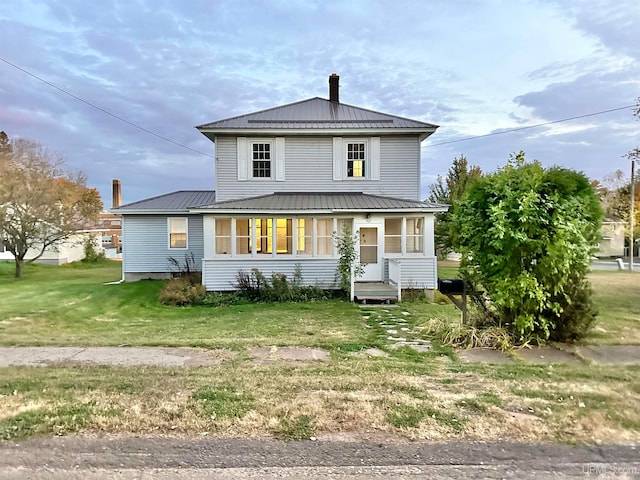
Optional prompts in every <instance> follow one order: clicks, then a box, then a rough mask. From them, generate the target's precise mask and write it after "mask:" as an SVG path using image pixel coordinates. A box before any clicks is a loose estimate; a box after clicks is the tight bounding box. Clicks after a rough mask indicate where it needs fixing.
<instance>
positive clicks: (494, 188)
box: [453, 152, 602, 343]
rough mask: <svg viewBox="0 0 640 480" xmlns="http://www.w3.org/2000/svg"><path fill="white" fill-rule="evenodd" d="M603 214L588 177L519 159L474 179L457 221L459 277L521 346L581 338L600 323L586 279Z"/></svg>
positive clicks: (456, 242) (459, 209)
mask: <svg viewBox="0 0 640 480" xmlns="http://www.w3.org/2000/svg"><path fill="white" fill-rule="evenodd" d="M601 219H602V209H601V207H600V201H599V199H598V197H597V195H596V194H595V190H594V189H593V187H592V185H591V184H590V182H589V179H588V178H587V177H586V176H585V175H584V174H582V173H579V172H576V171H573V170H568V169H564V168H560V167H552V168H544V167H542V165H541V164H540V163H539V162H537V161H535V162H532V163H527V162H526V161H525V158H524V153H523V152H520V153H518V154H517V155H514V156H512V158H511V159H510V160H509V163H508V164H507V165H506V166H505V167H503V168H502V169H499V170H498V171H497V172H495V173H493V174H490V175H484V176H482V177H479V178H476V179H474V181H473V182H472V183H471V184H470V186H469V187H468V188H467V189H466V191H465V194H464V196H463V198H462V200H461V202H460V204H459V208H457V209H456V210H455V212H454V215H453V220H454V225H455V236H454V238H453V240H454V246H455V248H456V250H457V251H459V252H460V253H461V254H462V260H461V268H460V273H461V275H462V276H463V278H464V279H465V280H472V281H474V282H475V284H476V285H479V286H481V287H482V289H483V290H485V291H486V292H487V295H488V297H489V298H490V299H491V303H490V306H489V308H487V310H486V314H487V318H492V319H494V320H497V321H496V322H494V323H493V324H494V325H498V326H500V325H502V326H505V327H507V328H508V329H509V332H510V334H511V335H512V336H513V338H515V339H516V340H517V341H518V342H522V343H526V342H530V341H534V342H543V341H546V340H547V339H560V338H564V339H577V338H579V337H581V336H584V335H585V334H586V333H587V330H588V328H589V327H590V326H591V325H592V324H593V319H594V317H595V313H596V312H595V309H594V308H593V304H592V303H591V300H590V289H589V287H588V283H587V280H586V275H587V273H588V272H589V262H590V259H591V255H592V253H593V251H594V248H595V247H596V245H597V243H598V240H599V231H600V224H601Z"/></svg>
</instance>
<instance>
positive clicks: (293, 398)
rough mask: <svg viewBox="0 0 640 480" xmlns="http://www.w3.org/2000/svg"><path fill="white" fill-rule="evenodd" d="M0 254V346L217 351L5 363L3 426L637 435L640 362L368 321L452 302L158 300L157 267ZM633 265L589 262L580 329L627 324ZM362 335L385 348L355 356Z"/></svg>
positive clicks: (410, 319)
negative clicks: (461, 353)
mask: <svg viewBox="0 0 640 480" xmlns="http://www.w3.org/2000/svg"><path fill="white" fill-rule="evenodd" d="M10 267H11V266H10V265H2V264H0V298H2V302H1V303H0V343H1V344H3V345H122V344H127V345H171V346H178V345H179V346H183V345H191V346H204V347H207V348H211V349H217V350H216V351H217V352H226V353H225V355H223V356H222V357H221V358H223V360H222V361H221V363H220V364H219V365H217V366H213V367H197V368H188V369H179V368H120V367H118V368H116V367H96V366H59V367H41V368H29V367H12V368H2V369H0V438H4V439H13V438H20V437H25V436H29V435H34V434H45V435H56V434H69V433H86V434H104V433H108V434H112V433H113V434H126V435H150V434H182V435H189V436H198V437H200V436H203V435H209V436H216V435H218V436H256V437H265V436H270V437H273V436H275V437H278V438H285V439H301V438H309V437H311V436H315V437H317V438H320V439H322V438H327V439H354V438H355V439H368V440H371V439H379V440H381V441H382V440H390V439H393V440H397V439H402V438H405V439H416V440H427V439H428V440H453V439H455V440H459V439H477V440H494V441H495V440H505V439H506V440H511V441H560V442H579V443H594V442H610V443H613V442H639V441H640V395H638V394H639V393H640V368H638V367H602V366H589V365H581V364H578V365H561V364H556V365H549V366H540V365H531V364H521V363H518V364H515V365H486V364H465V363H462V362H460V361H459V360H458V359H457V357H456V356H455V355H454V354H453V352H452V351H451V350H450V349H448V348H446V347H442V346H439V345H437V344H434V345H433V349H432V350H431V351H428V352H426V353H416V352H414V351H413V350H410V349H408V348H400V349H394V348H392V347H391V342H390V341H389V340H388V339H387V336H388V333H387V332H386V330H385V327H381V326H380V322H381V321H390V320H387V319H390V318H392V317H393V316H394V315H395V316H397V315H398V313H397V312H404V313H402V316H403V318H404V319H406V322H407V328H409V329H410V330H411V333H412V334H414V335H420V330H418V327H419V326H420V325H421V324H422V323H424V321H425V320H426V319H428V318H430V317H435V316H438V317H444V318H449V319H456V318H459V317H458V313H457V312H456V310H455V309H454V308H453V306H452V305H450V304H449V305H437V304H430V303H425V302H406V303H403V304H402V305H401V306H400V307H399V308H397V309H392V308H382V309H380V308H378V309H376V308H371V307H368V308H366V309H360V307H357V306H355V305H352V304H350V303H348V302H342V301H336V300H333V301H328V302H318V303H309V304H281V305H273V304H264V305H261V304H258V305H238V306H232V307H217V308H213V307H197V308H195V307H194V308H176V307H164V306H161V305H159V304H158V303H157V300H156V296H157V293H158V291H159V289H160V288H161V285H162V282H153V281H147V282H138V283H131V284H121V285H104V283H105V282H108V281H113V280H117V279H118V278H119V276H120V270H119V265H118V264H104V265H99V266H95V267H92V266H83V265H71V266H65V267H43V266H29V268H27V270H26V272H25V278H24V279H22V280H15V279H13V278H12V276H11V274H12V271H11V268H10ZM449 273H451V275H453V274H455V271H454V269H453V267H452V270H451V271H450V272H449ZM635 278H636V277H626V276H624V274H618V273H616V272H611V273H608V272H607V273H600V272H599V273H597V274H594V275H593V276H592V280H593V281H594V285H600V284H603V285H604V287H603V288H598V294H597V297H596V298H597V301H598V303H599V305H600V306H601V310H603V311H606V313H605V314H604V315H603V317H602V318H603V321H602V322H601V326H602V328H603V330H605V331H604V332H601V331H596V332H595V333H594V335H592V336H591V337H589V342H591V343H593V342H600V343H603V342H604V343H615V342H616V339H617V338H619V337H620V335H622V334H624V336H625V338H633V337H630V336H629V335H630V333H629V331H632V330H633V329H634V326H635V325H637V322H638V320H639V319H638V310H637V308H636V309H634V308H633V307H625V305H628V304H629V303H630V302H631V301H633V300H634V298H637V296H636V295H637V293H636V292H637V288H635V285H636V284H635V283H634V282H633V280H635ZM629 284H630V285H629ZM627 287H629V289H627ZM625 292H626V293H625ZM621 305H622V306H621ZM616 309H617V310H616ZM636 338H637V337H636ZM272 345H299V346H310V347H322V348H326V349H327V350H329V352H330V353H331V359H330V360H329V361H327V362H310V363H287V362H284V361H283V362H275V363H256V362H254V361H252V360H251V358H250V356H249V355H248V348H249V347H252V346H272ZM373 346H375V347H377V348H379V349H381V350H383V351H385V352H387V354H388V356H387V357H370V358H367V357H363V356H357V355H355V354H357V353H360V351H361V350H363V349H364V348H366V347H373Z"/></svg>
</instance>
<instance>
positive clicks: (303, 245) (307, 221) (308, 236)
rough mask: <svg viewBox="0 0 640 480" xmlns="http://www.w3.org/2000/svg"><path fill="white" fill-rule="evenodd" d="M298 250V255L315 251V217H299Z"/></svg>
mask: <svg viewBox="0 0 640 480" xmlns="http://www.w3.org/2000/svg"><path fill="white" fill-rule="evenodd" d="M297 229H298V232H297V234H296V252H297V254H298V255H311V254H312V253H313V218H298V221H297Z"/></svg>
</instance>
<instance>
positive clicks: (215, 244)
mask: <svg viewBox="0 0 640 480" xmlns="http://www.w3.org/2000/svg"><path fill="white" fill-rule="evenodd" d="M196 128H197V129H198V130H199V131H200V132H201V133H202V134H204V135H205V136H206V137H207V138H209V139H210V140H211V141H212V142H213V143H214V144H215V183H216V185H215V190H211V191H178V192H173V193H168V194H165V195H161V196H158V197H153V198H149V199H145V200H141V201H138V202H134V203H130V204H127V205H123V206H121V207H119V208H115V209H113V210H112V211H113V212H114V213H117V214H119V215H122V218H123V225H122V236H123V278H124V279H125V280H138V279H144V278H166V277H168V276H170V275H171V269H170V264H169V262H168V258H169V257H173V258H175V259H177V260H182V259H184V256H185V254H187V255H191V254H193V256H194V258H195V259H196V262H197V263H198V264H201V265H202V282H203V284H204V285H205V287H206V289H207V290H210V291H211V290H213V291H225V290H233V288H234V287H233V285H234V282H235V278H236V275H237V273H238V271H240V270H243V271H245V272H246V271H250V270H251V269H252V268H258V269H260V270H261V271H262V272H263V273H264V274H265V275H270V274H271V273H275V272H279V273H284V274H286V275H287V276H289V277H291V276H292V275H293V273H294V271H295V269H296V266H299V267H300V268H301V269H302V277H303V281H304V282H305V283H307V284H311V285H317V286H320V287H323V288H332V287H334V286H335V284H336V267H337V263H338V254H337V251H336V245H335V240H334V232H343V229H344V228H345V227H347V226H348V227H350V229H351V231H352V232H354V233H355V234H356V235H357V240H358V241H357V248H358V250H359V255H360V262H361V263H363V264H365V268H364V274H363V275H362V276H361V277H360V278H358V279H356V280H357V282H359V283H358V284H359V285H360V284H362V283H363V282H370V283H371V284H379V285H380V286H381V287H382V286H384V285H388V284H391V285H392V286H393V288H394V289H397V290H398V291H399V290H400V289H401V288H424V289H435V288H436V283H437V263H436V257H435V255H434V244H433V226H434V214H435V213H436V212H442V211H445V210H446V208H447V207H446V205H441V204H434V203H430V202H424V201H421V200H420V178H421V176H420V175H421V161H420V144H421V142H422V141H423V140H424V139H426V138H427V137H428V136H429V135H431V134H432V133H433V132H435V130H436V128H438V127H437V126H436V125H432V124H430V123H425V122H421V121H416V120H410V119H407V118H402V117H398V116H394V115H389V114H385V113H380V112H375V111H371V110H367V109H364V108H359V107H355V106H351V105H347V104H344V103H341V102H340V100H339V77H338V75H336V74H333V75H331V76H330V77H329V99H328V100H327V99H323V98H318V97H316V98H310V99H308V100H303V101H300V102H296V103H291V104H288V105H283V106H279V107H275V108H270V109H267V110H263V111H259V112H256V113H250V114H247V115H241V116H237V117H233V118H227V119H224V120H219V121H215V122H211V123H207V124H204V125H200V126H198V127H196ZM338 234H339V233H338ZM352 290H353V289H352ZM357 290H358V288H357V286H356V291H357ZM394 295H395V290H394Z"/></svg>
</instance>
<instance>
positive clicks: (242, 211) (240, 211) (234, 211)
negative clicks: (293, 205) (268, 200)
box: [189, 207, 448, 215]
mask: <svg viewBox="0 0 640 480" xmlns="http://www.w3.org/2000/svg"><path fill="white" fill-rule="evenodd" d="M447 210H448V209H447V208H443V207H406V208H318V209H306V208H300V209H286V210H278V209H269V208H267V209H256V208H198V209H190V210H189V213H192V214H216V215H217V214H220V215H252V214H257V213H259V214H260V215H263V214H267V215H300V214H304V215H309V214H316V215H317V214H327V215H329V214H332V213H344V214H351V213H420V212H422V213H440V212H446V211H447Z"/></svg>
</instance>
